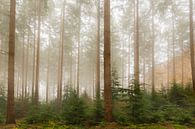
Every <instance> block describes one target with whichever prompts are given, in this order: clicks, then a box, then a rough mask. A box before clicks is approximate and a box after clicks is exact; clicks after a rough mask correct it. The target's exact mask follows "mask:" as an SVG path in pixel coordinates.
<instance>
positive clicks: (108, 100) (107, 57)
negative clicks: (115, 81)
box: [104, 0, 112, 122]
mask: <svg viewBox="0 0 195 129" xmlns="http://www.w3.org/2000/svg"><path fill="white" fill-rule="evenodd" d="M110 46H111V45H110V0H105V1H104V106H105V120H106V121H107V122H111V121H112V90H111V54H110Z"/></svg>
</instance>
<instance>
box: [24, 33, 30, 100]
mask: <svg viewBox="0 0 195 129" xmlns="http://www.w3.org/2000/svg"><path fill="white" fill-rule="evenodd" d="M29 33H30V32H28V41H27V51H26V53H27V54H26V71H25V72H26V73H25V92H24V93H25V98H26V97H27V94H28V91H27V89H28V56H29V46H30V34H29Z"/></svg>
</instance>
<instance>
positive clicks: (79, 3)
mask: <svg viewBox="0 0 195 129" xmlns="http://www.w3.org/2000/svg"><path fill="white" fill-rule="evenodd" d="M77 2H78V6H79V24H78V29H79V31H78V35H77V36H78V50H77V51H78V53H77V95H79V90H80V43H81V39H80V38H81V37H80V33H81V1H77Z"/></svg>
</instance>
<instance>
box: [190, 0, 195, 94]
mask: <svg viewBox="0 0 195 129" xmlns="http://www.w3.org/2000/svg"><path fill="white" fill-rule="evenodd" d="M189 9H190V55H191V69H192V85H193V89H194V92H195V61H194V54H195V53H194V29H193V28H194V26H193V1H192V0H189Z"/></svg>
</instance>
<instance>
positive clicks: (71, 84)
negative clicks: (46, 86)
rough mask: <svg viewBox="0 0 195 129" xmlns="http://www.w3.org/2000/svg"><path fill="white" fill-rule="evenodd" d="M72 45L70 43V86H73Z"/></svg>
mask: <svg viewBox="0 0 195 129" xmlns="http://www.w3.org/2000/svg"><path fill="white" fill-rule="evenodd" d="M72 54H73V53H72V45H71V56H70V87H72V86H73V83H72V65H73V63H72Z"/></svg>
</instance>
